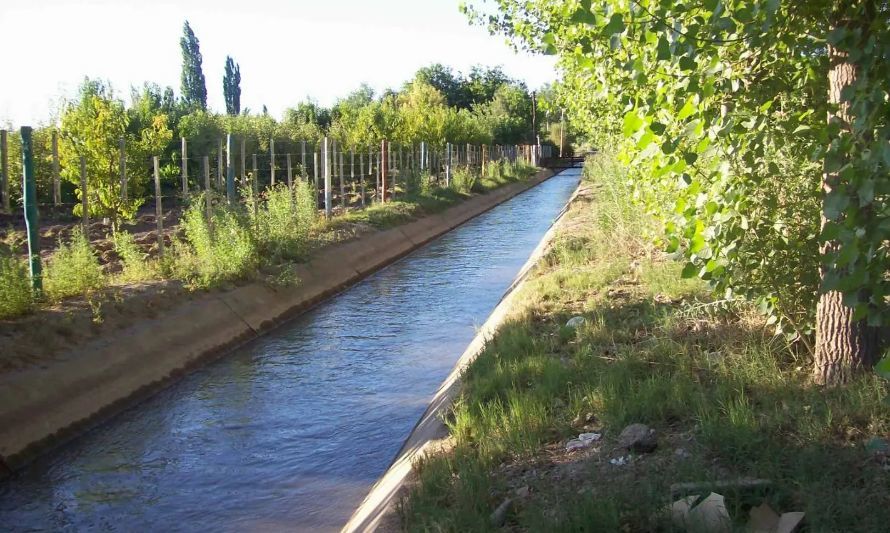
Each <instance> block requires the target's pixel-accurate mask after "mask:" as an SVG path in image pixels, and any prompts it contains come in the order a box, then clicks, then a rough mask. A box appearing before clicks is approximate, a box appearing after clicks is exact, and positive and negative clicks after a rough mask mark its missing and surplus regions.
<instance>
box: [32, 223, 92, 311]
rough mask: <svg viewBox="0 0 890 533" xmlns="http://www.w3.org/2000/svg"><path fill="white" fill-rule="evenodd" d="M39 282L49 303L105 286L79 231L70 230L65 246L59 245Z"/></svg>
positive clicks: (88, 243)
mask: <svg viewBox="0 0 890 533" xmlns="http://www.w3.org/2000/svg"><path fill="white" fill-rule="evenodd" d="M43 281H44V289H45V291H46V296H47V298H49V300H51V301H59V300H62V299H63V298H67V297H70V296H77V295H89V294H90V293H91V292H93V291H94V290H96V289H99V288H101V287H102V286H103V285H104V284H105V275H104V274H103V273H102V267H101V266H100V265H99V258H98V257H96V254H95V253H94V252H93V249H92V248H91V247H90V241H89V240H87V238H86V236H85V235H84V234H83V230H82V229H81V228H80V227H77V228H75V229H74V231H73V232H72V233H71V240H70V241H69V242H68V243H63V242H61V241H60V242H59V247H58V248H57V249H56V251H55V253H53V255H52V257H51V258H50V260H49V262H48V263H47V265H46V271H45V272H44V275H43Z"/></svg>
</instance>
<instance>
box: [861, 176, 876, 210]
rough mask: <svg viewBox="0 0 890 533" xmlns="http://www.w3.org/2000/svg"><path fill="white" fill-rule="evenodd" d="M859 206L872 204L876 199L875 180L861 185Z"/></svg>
mask: <svg viewBox="0 0 890 533" xmlns="http://www.w3.org/2000/svg"><path fill="white" fill-rule="evenodd" d="M857 192H858V194H859V205H860V206H866V205H869V204H871V203H872V202H873V201H874V199H875V180H873V179H866V180H863V182H862V184H861V185H859V189H858V191H857Z"/></svg>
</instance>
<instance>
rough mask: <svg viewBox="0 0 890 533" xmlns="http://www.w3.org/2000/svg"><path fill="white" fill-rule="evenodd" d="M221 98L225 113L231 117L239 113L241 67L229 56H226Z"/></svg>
mask: <svg viewBox="0 0 890 533" xmlns="http://www.w3.org/2000/svg"><path fill="white" fill-rule="evenodd" d="M223 98H224V99H225V101H226V113H228V114H229V115H233V116H234V115H238V114H239V113H241V67H240V66H239V65H238V64H237V63H235V61H234V60H233V59H232V58H231V56H226V72H225V75H223Z"/></svg>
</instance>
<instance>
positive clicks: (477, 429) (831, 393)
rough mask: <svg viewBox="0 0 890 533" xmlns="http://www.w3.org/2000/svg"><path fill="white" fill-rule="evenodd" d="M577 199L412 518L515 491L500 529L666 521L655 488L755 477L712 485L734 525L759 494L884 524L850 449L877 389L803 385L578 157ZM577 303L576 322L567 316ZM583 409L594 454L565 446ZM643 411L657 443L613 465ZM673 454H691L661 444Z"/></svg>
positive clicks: (415, 499)
mask: <svg viewBox="0 0 890 533" xmlns="http://www.w3.org/2000/svg"><path fill="white" fill-rule="evenodd" d="M586 180H587V181H588V183H590V184H591V186H592V187H594V191H593V193H592V194H589V195H582V197H581V198H580V199H579V200H578V202H577V203H576V204H575V205H574V206H573V208H572V210H571V211H570V213H569V215H568V219H567V220H566V222H565V224H564V226H563V230H562V232H561V234H560V235H559V236H558V238H557V241H556V242H555V244H554V246H553V247H552V248H551V250H550V251H549V252H548V253H547V255H546V256H545V258H544V260H543V261H542V262H541V263H540V265H539V266H538V267H537V269H536V271H535V272H534V273H533V276H532V277H531V279H530V281H529V282H528V283H527V284H526V285H525V286H524V287H523V289H522V292H521V302H522V303H521V305H520V306H519V309H518V310H517V311H516V313H515V314H514V315H513V317H512V318H511V320H510V321H509V322H508V323H507V324H506V325H505V326H504V327H503V328H502V329H501V330H500V332H499V333H498V335H496V337H495V338H494V339H493V340H492V341H490V342H489V344H488V345H487V346H486V348H485V350H484V352H483V353H482V354H481V355H480V357H479V358H478V359H477V360H476V361H475V362H474V363H473V364H472V365H471V366H470V368H469V369H468V371H467V372H466V374H465V376H464V388H463V391H462V395H461V398H460V400H459V401H458V402H457V404H456V405H455V407H454V410H453V413H452V414H451V415H450V416H449V417H448V420H447V423H448V425H449V428H450V431H451V436H452V439H453V444H454V447H453V449H452V450H451V451H450V452H447V453H444V454H440V455H436V456H433V457H429V458H425V459H424V460H422V461H421V462H419V463H418V465H417V469H416V470H417V474H418V480H419V483H418V484H417V485H416V487H415V488H414V489H412V491H411V493H410V496H409V498H408V499H407V500H406V502H404V504H403V506H402V508H401V512H402V518H403V525H404V527H405V529H406V530H409V531H430V530H433V531H485V530H489V529H493V526H492V525H491V524H490V523H489V514H490V513H491V512H492V511H493V510H494V509H495V508H496V507H497V506H498V505H499V504H500V503H501V502H502V501H503V500H504V498H506V497H512V496H513V493H514V489H516V488H517V487H521V486H528V487H529V488H530V489H531V495H530V496H529V497H528V498H525V499H516V502H515V504H514V507H513V510H512V511H511V513H510V515H509V517H508V521H507V524H506V527H507V528H511V529H514V530H525V531H655V530H668V531H669V530H671V524H670V522H669V517H668V516H667V515H666V513H664V512H663V510H664V508H665V506H666V505H667V504H668V503H670V490H669V488H670V485H671V484H672V483H675V482H686V481H704V482H709V481H719V480H725V479H734V478H737V477H740V476H750V477H758V478H769V479H771V480H773V486H772V487H771V488H770V489H769V490H768V491H765V492H761V493H757V494H746V493H742V492H738V491H732V490H727V491H724V495H725V496H726V497H727V505H728V506H729V509H730V512H731V513H732V514H733V516H734V517H736V520H737V525H740V524H742V523H744V521H745V519H746V518H747V510H748V508H749V507H750V506H752V505H759V504H760V503H761V501H762V500H763V499H764V498H765V499H766V500H767V501H768V502H769V503H770V505H772V506H773V507H774V508H775V509H777V510H779V511H804V512H805V513H806V520H807V523H808V524H809V526H808V527H809V530H810V531H879V530H882V529H884V528H886V524H887V523H890V506H887V505H886V502H887V501H890V477H888V476H890V473H888V472H886V471H884V470H883V468H882V466H881V465H880V464H879V463H878V461H877V460H876V459H875V458H874V457H872V456H870V455H869V454H868V453H867V452H866V451H865V449H864V447H863V443H864V442H865V441H866V440H867V439H868V438H869V437H871V436H875V435H878V436H884V437H886V436H887V435H888V432H890V407H888V406H887V405H884V404H882V403H881V402H882V398H884V396H886V394H887V388H888V387H887V385H886V384H884V383H881V382H880V381H879V380H878V379H877V378H876V377H873V376H862V377H861V378H859V379H858V380H856V381H854V382H853V383H851V384H850V385H848V386H846V387H844V388H838V389H823V388H819V387H817V386H814V385H813V384H811V382H810V381H809V372H808V370H809V369H808V366H807V365H808V364H809V362H808V361H806V360H802V359H801V357H800V356H799V355H798V354H795V353H792V352H790V351H788V349H787V347H786V345H785V343H783V342H781V341H780V340H779V339H776V338H774V337H773V336H772V334H771V333H772V329H773V328H769V327H766V326H765V324H764V322H763V319H762V317H760V316H759V315H757V314H755V313H753V312H752V311H751V310H750V309H748V308H747V307H746V306H745V305H743V304H739V303H730V304H726V303H720V302H711V301H710V299H709V298H710V297H709V293H708V292H707V290H706V288H705V287H704V286H702V285H701V284H700V283H699V282H697V281H690V280H683V279H681V277H680V273H679V267H678V265H677V264H675V263H674V262H673V261H671V260H670V259H668V258H666V257H663V256H661V255H660V254H659V253H657V252H656V251H654V250H652V249H651V248H650V247H649V246H648V245H647V240H646V239H645V238H644V236H645V235H649V234H651V230H652V227H651V225H650V222H649V220H648V219H647V218H646V217H645V216H643V215H641V214H640V213H639V212H638V211H636V209H635V208H634V206H633V205H632V204H630V203H629V198H631V196H630V195H629V194H628V191H627V189H626V187H625V183H624V176H623V174H622V172H621V169H620V167H618V166H617V164H615V163H614V162H613V160H611V159H609V158H608V156H607V155H602V156H599V157H598V159H597V160H595V161H593V162H591V163H589V166H588V169H587V173H586ZM575 315H581V316H583V317H585V319H586V322H585V324H584V325H583V326H582V327H580V328H578V329H577V330H572V329H568V328H566V327H565V322H566V321H567V320H568V319H569V318H571V317H572V316H575ZM586 413H593V414H594V415H595V418H596V420H595V422H594V423H593V426H595V430H596V431H602V432H603V434H604V437H603V442H602V443H601V445H599V447H598V448H596V450H594V451H587V452H575V453H574V454H567V453H566V452H565V451H564V447H563V446H564V443H565V442H566V440H567V439H568V438H571V437H573V436H576V435H577V434H578V433H579V432H581V431H584V429H582V428H580V427H579V426H578V425H577V424H575V423H574V422H575V419H576V417H578V416H579V415H584V414H586ZM634 422H642V423H646V424H648V425H650V426H651V427H653V428H655V429H656V430H657V431H658V434H659V448H658V450H656V452H655V453H653V454H649V455H644V456H637V457H635V458H634V460H632V461H631V464H629V465H626V466H624V467H616V466H613V465H611V464H609V462H608V461H609V459H611V458H615V457H617V456H619V455H625V454H626V452H624V451H623V450H620V449H618V447H617V444H616V438H617V435H618V434H619V433H620V431H621V430H622V429H623V428H624V427H625V426H626V425H627V424H630V423H634ZM681 447H682V448H683V449H684V450H686V451H688V453H689V455H690V456H689V457H688V458H680V457H678V456H677V455H676V454H675V451H676V450H677V449H678V448H681Z"/></svg>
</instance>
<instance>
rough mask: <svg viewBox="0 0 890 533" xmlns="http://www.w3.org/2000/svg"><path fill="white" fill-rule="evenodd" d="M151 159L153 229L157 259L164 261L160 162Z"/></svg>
mask: <svg viewBox="0 0 890 533" xmlns="http://www.w3.org/2000/svg"><path fill="white" fill-rule="evenodd" d="M183 140H184V139H183ZM183 146H185V142H183ZM151 159H152V163H153V165H154V176H155V228H156V231H157V239H158V257H159V258H160V259H164V207H163V206H162V205H161V162H160V158H159V157H158V156H154V157H152V158H151Z"/></svg>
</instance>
